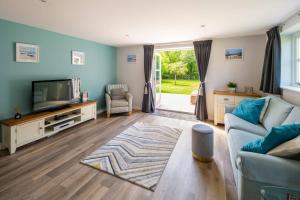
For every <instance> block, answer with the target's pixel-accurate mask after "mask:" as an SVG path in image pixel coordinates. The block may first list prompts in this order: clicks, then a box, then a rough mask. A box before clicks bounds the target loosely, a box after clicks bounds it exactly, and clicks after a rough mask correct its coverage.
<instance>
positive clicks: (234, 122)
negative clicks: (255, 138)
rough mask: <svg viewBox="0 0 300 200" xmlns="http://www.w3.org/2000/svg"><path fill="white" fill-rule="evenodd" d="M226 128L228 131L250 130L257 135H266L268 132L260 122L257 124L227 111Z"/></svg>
mask: <svg viewBox="0 0 300 200" xmlns="http://www.w3.org/2000/svg"><path fill="white" fill-rule="evenodd" d="M224 122H225V130H226V132H228V131H229V130H230V129H238V130H243V131H248V132H250V133H254V134H256V135H261V136H264V135H265V134H267V130H266V129H265V128H264V127H263V126H262V125H260V124H258V125H255V124H252V123H250V122H247V121H245V120H243V119H241V118H239V117H237V116H235V115H233V114H231V113H226V114H225V118H224Z"/></svg>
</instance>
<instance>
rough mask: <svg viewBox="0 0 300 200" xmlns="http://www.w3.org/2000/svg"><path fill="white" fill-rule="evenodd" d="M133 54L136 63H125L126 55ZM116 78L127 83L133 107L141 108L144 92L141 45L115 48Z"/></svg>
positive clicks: (142, 51) (142, 50)
mask: <svg viewBox="0 0 300 200" xmlns="http://www.w3.org/2000/svg"><path fill="white" fill-rule="evenodd" d="M128 54H135V55H136V63H135V64H129V63H127V55H128ZM117 79H118V82H119V83H126V84H128V87H129V90H130V93H132V94H133V96H134V97H133V108H134V109H141V107H142V102H143V92H144V84H145V78H144V49H143V46H142V45H140V46H131V47H119V48H118V50H117Z"/></svg>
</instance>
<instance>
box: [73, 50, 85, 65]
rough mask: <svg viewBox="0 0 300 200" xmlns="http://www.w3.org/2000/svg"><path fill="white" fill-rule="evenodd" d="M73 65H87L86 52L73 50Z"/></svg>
mask: <svg viewBox="0 0 300 200" xmlns="http://www.w3.org/2000/svg"><path fill="white" fill-rule="evenodd" d="M72 65H85V53H84V52H81V51H72Z"/></svg>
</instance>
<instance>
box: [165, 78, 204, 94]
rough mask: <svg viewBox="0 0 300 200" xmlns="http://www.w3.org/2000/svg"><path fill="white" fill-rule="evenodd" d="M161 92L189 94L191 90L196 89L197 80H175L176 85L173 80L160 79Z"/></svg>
mask: <svg viewBox="0 0 300 200" xmlns="http://www.w3.org/2000/svg"><path fill="white" fill-rule="evenodd" d="M161 83H162V88H161V92H162V93H172V94H191V93H192V91H194V90H198V87H199V81H198V80H177V81H176V85H175V84H174V83H175V81H174V80H170V79H163V80H162V82H161Z"/></svg>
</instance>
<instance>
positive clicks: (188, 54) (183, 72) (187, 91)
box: [156, 50, 199, 113]
mask: <svg viewBox="0 0 300 200" xmlns="http://www.w3.org/2000/svg"><path fill="white" fill-rule="evenodd" d="M156 62H157V63H156V66H157V68H156V73H157V74H161V87H160V86H159V87H157V88H156V89H157V91H161V94H160V95H158V96H159V97H157V100H159V101H158V102H159V103H158V105H159V108H160V109H166V110H176V111H181V112H188V113H193V112H194V109H195V103H196V95H197V91H198V87H199V75H198V68H197V63H196V57H195V53H194V50H176V51H161V52H159V53H158V54H157V57H156ZM157 70H158V71H157Z"/></svg>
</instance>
